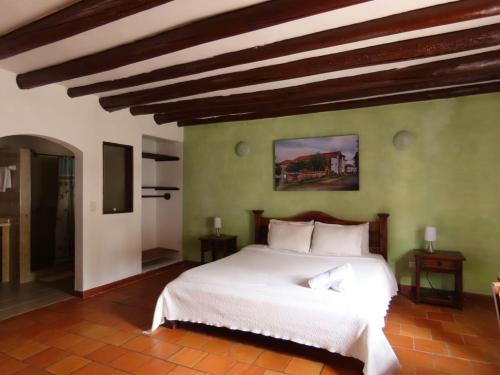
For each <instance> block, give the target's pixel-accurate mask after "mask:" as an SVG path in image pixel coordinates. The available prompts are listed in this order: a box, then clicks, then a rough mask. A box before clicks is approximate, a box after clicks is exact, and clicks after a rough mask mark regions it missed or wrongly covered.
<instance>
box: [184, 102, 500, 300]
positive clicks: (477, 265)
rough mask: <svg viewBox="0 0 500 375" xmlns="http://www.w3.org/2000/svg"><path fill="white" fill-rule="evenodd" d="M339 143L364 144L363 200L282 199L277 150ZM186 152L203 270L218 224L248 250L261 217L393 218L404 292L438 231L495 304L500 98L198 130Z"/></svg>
mask: <svg viewBox="0 0 500 375" xmlns="http://www.w3.org/2000/svg"><path fill="white" fill-rule="evenodd" d="M403 129H406V130H410V131H412V132H414V133H415V135H416V137H417V138H416V143H415V145H414V147H413V148H411V149H410V150H405V151H400V150H397V149H396V148H395V147H394V146H393V145H392V137H393V135H394V134H395V133H396V132H398V131H399V130H403ZM341 134H359V137H360V138H359V139H360V166H361V171H360V191H357V192H277V191H274V190H273V141H274V140H277V139H286V138H301V137H312V136H326V135H341ZM239 141H245V142H248V144H249V145H250V147H251V152H250V154H249V155H248V156H246V157H238V156H236V154H235V152H234V147H235V145H236V143H238V142H239ZM184 145H185V146H184V147H185V148H184V158H185V159H184V256H185V258H186V259H192V260H197V259H199V241H198V237H199V236H200V235H202V234H206V233H209V232H211V230H212V229H211V227H212V218H213V217H214V216H220V217H222V222H223V232H224V233H231V234H236V235H238V244H239V246H243V245H246V244H249V243H251V242H252V233H251V228H252V222H251V213H250V210H252V209H265V214H267V215H274V216H282V215H283V216H286V215H290V214H296V213H299V212H302V211H305V210H321V211H325V212H327V213H330V214H333V215H334V216H337V217H340V218H346V219H353V220H359V219H372V218H375V216H376V213H377V212H388V213H390V215H391V216H390V221H389V262H390V264H391V266H392V267H393V268H394V269H395V271H396V275H397V278H398V281H399V282H401V283H402V284H410V283H412V282H413V280H412V274H413V272H412V270H411V269H410V268H409V267H408V259H407V252H408V251H409V250H410V249H413V248H418V247H421V246H424V241H423V229H424V227H425V226H426V225H435V226H436V227H437V228H438V241H437V243H436V247H437V248H438V249H449V250H460V251H462V252H463V253H464V255H465V256H466V258H467V261H466V262H465V265H464V283H465V290H466V291H469V292H478V293H488V291H489V283H490V282H491V281H492V280H493V279H494V277H495V276H496V275H497V274H498V273H500V95H499V94H491V95H480V96H472V97H464V98H457V99H449V100H439V101H431V102H420V103H408V104H399V105H391V106H385V107H375V108H367V109H357V110H349V111H339V112H328V113H320V114H313V115H304V116H294V117H282V118H277V119H269V120H259V121H248V122H240V123H230V124H218V125H208V126H195V127H189V128H186V130H185V143H184ZM435 280H437V285H438V286H444V287H447V286H449V285H450V283H451V280H445V279H444V278H443V279H441V278H437V279H435Z"/></svg>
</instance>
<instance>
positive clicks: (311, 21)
mask: <svg viewBox="0 0 500 375" xmlns="http://www.w3.org/2000/svg"><path fill="white" fill-rule="evenodd" d="M453 1H456V0H453ZM453 1H450V0H406V1H395V0H372V1H368V2H366V3H362V4H358V5H353V6H350V7H346V8H341V9H338V10H335V11H331V12H326V13H322V14H319V15H316V16H311V17H307V18H303V19H300V20H296V21H291V22H287V23H284V24H281V25H277V26H273V27H268V28H265V29H261V30H258V31H254V32H250V33H245V34H241V35H237V36H233V37H229V38H225V39H221V40H217V41H214V42H210V43H205V44H202V45H199V46H195V47H191V48H187V49H184V50H181V51H178V52H175V53H170V54H167V55H164V56H160V57H156V58H152V59H149V60H146V61H142V62H139V63H135V64H130V65H127V66H124V67H121V68H118V69H114V70H111V71H107V72H103V73H99V74H94V75H90V76H86V77H82V78H77V79H73V80H69V81H65V82H62V83H61V84H62V85H64V86H66V87H73V86H79V85H84V84H89V83H94V82H99V81H102V80H109V79H116V78H121V77H126V76H130V75H134V74H138V73H144V72H148V71H151V70H154V69H158V68H163V67H167V66H171V65H175V64H179V63H184V62H189V61H195V60H199V59H203V58H206V57H211V56H214V55H219V54H222V53H225V52H231V51H237V50H240V49H244V48H249V47H254V46H258V45H263V44H268V43H272V42H275V41H279V40H283V39H288V38H292V37H296V36H300V35H305V34H309V33H313V32H317V31H322V30H326V29H331V28H335V27H340V26H345V25H350V24H354V23H358V22H363V21H367V20H370V19H374V18H380V17H384V16H388V15H392V14H397V13H402V12H405V11H409V10H414V9H418V8H424V7H428V6H432V5H437V4H442V3H448V2H453ZM73 2H74V1H70V0H36V1H33V0H15V1H13V0H0V9H2V12H1V13H0V34H3V33H6V32H8V31H10V30H12V29H15V28H17V27H20V26H22V25H24V24H26V23H29V22H32V21H34V20H36V19H37V18H40V17H42V16H45V15H47V14H49V13H51V12H53V11H55V10H57V9H59V8H61V7H64V6H67V5H69V4H71V3H73ZM260 2H262V0H217V1H202V0H174V1H172V2H170V3H167V4H165V5H162V6H159V7H156V8H152V9H150V10H147V11H144V12H141V13H138V14H135V15H132V16H129V17H126V18H124V19H121V20H118V21H115V22H112V23H109V24H107V25H104V26H101V27H98V28H96V29H93V30H90V31H87V32H85V33H82V34H79V35H76V36H73V37H70V38H67V39H65V40H62V41H59V42H56V43H52V44H50V45H47V46H43V47H40V48H37V49H34V50H32V51H28V52H25V53H22V54H20V55H17V56H14V57H11V58H8V59H5V60H2V61H0V68H3V69H6V70H10V71H12V72H15V73H23V72H26V71H30V70H35V69H38V68H42V67H45V66H48V65H53V64H57V63H60V62H63V61H67V60H71V59H74V58H77V57H80V56H84V55H87V54H90V53H94V52H97V51H101V50H104V49H107V48H110V47H113V46H117V45H120V44H123V43H127V42H130V41H133V40H137V39H140V38H143V37H146V36H150V35H153V34H156V33H158V32H161V31H164V30H167V29H171V28H175V27H178V26H180V25H183V24H186V23H189V22H192V21H195V20H198V19H201V18H205V17H209V16H212V15H216V14H219V13H223V12H227V11H231V10H234V9H238V8H242V7H245V6H249V5H252V4H256V3H260ZM499 22H500V16H497V17H489V18H483V19H477V20H473V21H468V22H461V23H456V24H450V25H446V26H440V27H433V28H428V29H423V30H417V31H412V32H408V33H402V34H397V35H392V36H387V37H381V38H374V39H370V40H366V41H361V42H356V43H349V44H345V45H341V46H336V47H331V48H325V49H318V50H315V51H309V52H304V53H300V54H295V55H289V56H285V57H280V58H275V59H270V60H264V61H260V62H255V63H250V64H244V65H239V66H233V67H229V68H224V69H219V70H216V71H210V72H204V73H200V74H197V75H192V76H187V77H181V78H176V79H172V80H168V81H162V82H155V83H151V84H146V85H142V86H136V87H132V88H127V89H122V90H116V91H113V92H106V93H101V94H99V95H100V96H107V95H110V94H113V93H121V92H127V91H135V90H139V89H143V88H148V87H156V86H161V85H164V84H167V83H174V82H181V81H187V80H191V79H196V78H201V77H207V76H213V75H216V74H220V73H227V72H234V71H240V70H246V69H249V68H254V67H259V66H266V65H271V64H276V63H281V62H286V61H292V60H297V59H303V58H305V57H312V56H318V55H324V54H329V53H333V52H341V51H346V50H352V49H356V48H361V47H367V46H373V45H378V44H383V43H388V42H392V41H398V40H403V39H411V38H416V37H421V36H427V35H435V34H440V33H443V32H449V31H456V30H462V29H468V28H472V27H478V26H483V25H488V24H493V23H499ZM498 48H500V46H499V47H494V48H490V49H484V50H481V51H485V50H492V49H498ZM481 51H468V52H464V53H460V54H454V55H446V56H439V57H434V58H428V59H422V60H413V61H409V62H398V63H393V64H385V65H376V66H371V67H364V68H357V69H348V70H343V71H339V72H332V73H327V74H319V75H314V76H308V77H302V78H298V79H293V80H283V81H277V82H271V83H266V84H259V85H254V86H246V87H241V88H235V89H228V90H222V91H218V92H211V93H206V94H200V95H196V96H193V97H206V96H213V95H215V94H217V95H229V94H233V93H243V92H251V91H258V90H267V89H273V88H279V87H287V86H294V85H297V84H303V83H308V82H314V81H320V80H324V79H329V78H336V77H343V76H350V75H354V74H362V73H368V72H374V71H379V70H386V69H392V68H401V67H404V66H409V65H414V64H417V63H422V62H430V61H436V60H443V59H447V58H452V57H457V56H463V55H468V54H472V53H477V52H481ZM35 90H36V89H35ZM183 99H184V98H183Z"/></svg>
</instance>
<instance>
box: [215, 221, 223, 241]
mask: <svg viewBox="0 0 500 375" xmlns="http://www.w3.org/2000/svg"><path fill="white" fill-rule="evenodd" d="M221 228H222V219H221V218H220V217H214V229H215V235H216V236H217V237H220V230H221Z"/></svg>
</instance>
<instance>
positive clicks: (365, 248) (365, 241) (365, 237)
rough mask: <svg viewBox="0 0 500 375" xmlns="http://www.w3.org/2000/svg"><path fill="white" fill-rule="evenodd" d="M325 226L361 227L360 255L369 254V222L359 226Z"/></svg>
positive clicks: (338, 225)
mask: <svg viewBox="0 0 500 375" xmlns="http://www.w3.org/2000/svg"><path fill="white" fill-rule="evenodd" d="M316 223H320V224H326V223H322V222H321V221H317V222H316ZM327 225H336V226H337V227H346V226H349V227H352V226H357V227H362V228H363V233H362V238H361V254H363V255H368V254H370V223H369V222H367V223H364V224H359V225H340V224H327ZM313 233H314V232H313Z"/></svg>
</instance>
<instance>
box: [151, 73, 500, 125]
mask: <svg viewBox="0 0 500 375" xmlns="http://www.w3.org/2000/svg"><path fill="white" fill-rule="evenodd" d="M495 80H500V72H499V73H496V72H495V73H485V74H481V75H479V76H477V79H476V77H469V76H458V77H457V76H454V77H446V78H439V79H433V78H423V79H421V80H420V82H418V83H415V82H412V83H404V84H400V85H398V84H388V85H387V86H384V87H376V88H371V89H360V90H356V89H353V90H351V91H349V92H344V93H342V94H339V95H330V96H327V97H325V98H317V99H315V100H311V99H309V98H308V99H306V100H304V101H293V102H289V103H287V102H280V103H259V104H252V103H249V104H246V105H235V106H230V107H226V108H213V109H203V110H195V111H185V112H182V111H180V112H172V113H156V114H155V115H154V118H155V122H156V123H157V124H158V125H161V124H167V123H171V122H176V121H177V122H179V121H180V122H182V121H186V120H191V119H200V118H207V117H221V116H232V115H239V114H250V113H261V112H266V113H267V112H276V111H286V110H288V109H289V108H299V107H300V108H305V107H307V106H312V105H318V104H319V103H327V102H338V101H346V102H347V101H354V100H361V99H362V98H367V97H372V96H374V97H375V96H382V95H393V94H395V93H400V92H406V91H417V90H431V89H435V88H438V87H445V86H459V85H470V84H474V83H476V82H487V81H495Z"/></svg>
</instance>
